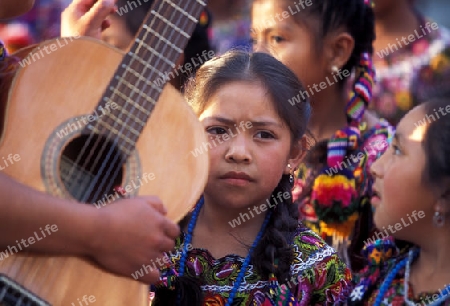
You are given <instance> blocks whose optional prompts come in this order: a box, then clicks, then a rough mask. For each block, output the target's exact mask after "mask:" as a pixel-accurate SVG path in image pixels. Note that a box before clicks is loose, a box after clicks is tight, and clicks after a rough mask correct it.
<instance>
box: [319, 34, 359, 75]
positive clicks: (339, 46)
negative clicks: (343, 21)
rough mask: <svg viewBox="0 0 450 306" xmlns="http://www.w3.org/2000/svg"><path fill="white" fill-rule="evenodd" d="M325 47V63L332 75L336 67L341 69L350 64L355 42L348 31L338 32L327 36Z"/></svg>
mask: <svg viewBox="0 0 450 306" xmlns="http://www.w3.org/2000/svg"><path fill="white" fill-rule="evenodd" d="M324 47H325V50H324V52H325V57H326V58H325V61H326V64H327V67H328V71H329V72H330V73H331V72H333V69H335V68H334V67H336V68H338V69H341V68H342V67H344V65H345V64H346V63H347V62H348V60H349V59H350V57H351V55H352V53H353V49H354V47H355V40H354V39H353V37H352V36H351V35H350V34H349V33H348V32H347V31H343V30H338V31H334V32H332V33H330V34H328V35H327V37H326V38H325V44H324Z"/></svg>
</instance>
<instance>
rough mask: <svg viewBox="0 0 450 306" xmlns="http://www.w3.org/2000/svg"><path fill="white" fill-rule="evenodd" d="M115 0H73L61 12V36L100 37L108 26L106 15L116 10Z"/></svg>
mask: <svg viewBox="0 0 450 306" xmlns="http://www.w3.org/2000/svg"><path fill="white" fill-rule="evenodd" d="M115 2H116V0H73V2H72V3H71V4H70V5H69V6H68V7H67V8H66V9H65V10H64V11H63V12H62V14H61V37H68V36H76V37H78V36H90V37H93V38H97V39H100V38H101V33H102V31H103V30H105V29H107V28H108V27H109V26H110V22H109V21H108V20H106V18H107V17H108V15H110V14H111V13H114V12H115V11H116V7H115Z"/></svg>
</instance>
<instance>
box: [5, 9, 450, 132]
mask: <svg viewBox="0 0 450 306" xmlns="http://www.w3.org/2000/svg"><path fill="white" fill-rule="evenodd" d="M129 2H133V0H118V2H117V7H118V8H119V9H120V7H126V6H127V5H128V6H129ZM250 2H251V1H250V0H210V1H209V2H208V6H207V10H206V11H205V12H204V13H203V14H202V16H201V17H200V19H199V24H198V25H197V28H196V30H195V32H194V34H193V36H192V38H191V40H190V41H189V43H188V46H187V47H186V49H185V53H184V62H189V60H190V59H191V58H193V57H195V56H196V54H198V53H201V52H202V51H203V50H213V51H214V53H215V54H216V55H219V54H222V53H224V52H225V51H227V50H229V49H232V48H245V49H250V48H251V42H250V35H249V34H250V18H251V16H250V13H251V12H250ZM375 2H376V8H375V12H376V22H377V24H376V35H377V40H376V42H375V44H374V55H373V59H374V63H375V67H376V68H377V86H376V87H375V89H374V91H375V96H374V100H373V102H372V105H371V106H370V108H371V110H372V111H374V112H375V113H377V114H378V115H379V116H381V117H383V118H385V119H386V120H388V121H389V122H390V123H391V124H393V125H396V124H397V123H398V120H399V119H400V118H401V117H402V116H403V115H404V114H405V113H406V112H407V111H408V110H410V109H411V108H412V107H414V106H415V105H417V104H419V103H420V102H421V101H424V100H425V99H427V98H429V97H430V96H433V95H437V94H440V93H441V92H443V91H446V90H450V81H447V80H450V68H449V67H450V47H449V46H450V32H449V31H448V30H447V28H450V19H448V18H447V17H448V16H447V14H448V12H450V1H448V0H432V1H426V0H399V1H398V3H408V6H405V5H404V6H401V5H398V4H392V3H394V2H395V1H393V2H391V1H390V0H386V1H385V0H378V1H375ZM389 2H390V3H391V4H388V3H389ZM69 3H70V0H36V5H35V6H34V8H33V9H32V11H30V12H29V13H27V14H26V15H24V16H22V17H20V18H17V19H13V20H9V21H4V22H3V23H0V37H2V39H3V40H4V43H5V45H6V48H7V50H8V51H9V52H10V53H12V52H14V51H15V50H17V49H20V48H23V47H25V46H28V45H30V44H34V43H39V42H41V41H43V40H46V39H50V38H54V37H57V36H59V34H60V16H61V12H62V11H63V10H64V8H65V7H67V6H68V5H69ZM142 3H143V5H140V6H139V7H138V8H136V9H133V10H131V11H130V12H128V13H126V14H122V15H121V16H120V15H119V14H113V15H112V16H111V27H110V28H109V29H108V30H107V31H105V33H104V35H103V40H104V41H106V42H108V43H110V44H112V45H114V46H116V47H118V48H120V49H123V50H126V49H127V48H128V47H129V45H130V42H131V40H132V38H133V37H134V34H135V33H136V32H137V30H138V29H139V27H140V25H141V23H142V21H143V19H144V17H145V15H146V13H147V11H148V9H149V7H150V5H149V3H151V1H150V2H146V3H144V2H143V1H142ZM394 6H395V7H394ZM394 9H397V10H398V9H402V10H403V12H402V14H403V15H404V16H405V18H404V20H402V22H401V23H399V22H398V19H395V20H392V18H391V19H389V17H390V15H392V14H391V12H390V11H392V10H394ZM395 16H398V12H397V13H396V15H395ZM427 22H430V23H433V22H436V23H437V25H438V28H437V29H436V30H432V31H430V32H429V34H428V33H427V34H428V35H416V37H417V39H416V40H415V41H414V43H410V44H408V45H407V46H406V45H403V46H402V45H401V44H400V43H399V42H398V39H399V38H401V37H402V35H404V34H405V33H406V34H408V33H410V34H414V33H415V32H414V31H415V30H416V29H419V27H418V26H419V25H420V29H424V28H425V26H426V24H427ZM400 33H401V35H400ZM423 33H424V32H423ZM419 34H420V31H419ZM406 36H407V35H406ZM420 36H423V37H420ZM395 44H397V46H400V48H395V46H394V45H395ZM389 48H390V49H389ZM383 51H384V52H383ZM394 51H395V52H394ZM180 64H181V63H180ZM183 81H184V79H182V78H181V79H179V80H174V81H173V83H174V84H173V85H174V86H176V87H178V88H180V87H182V83H183Z"/></svg>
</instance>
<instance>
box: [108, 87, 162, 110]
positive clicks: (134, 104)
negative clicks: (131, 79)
mask: <svg viewBox="0 0 450 306" xmlns="http://www.w3.org/2000/svg"><path fill="white" fill-rule="evenodd" d="M123 84H124V85H127V87H128V88H130V89H133V88H134V85H132V84H130V83H128V82H127V81H123ZM130 86H131V87H130ZM114 92H115V93H116V94H117V95H118V96H119V97H121V98H122V99H124V100H125V101H126V102H127V103H132V105H133V106H135V107H136V105H138V104H137V103H136V102H130V101H131V100H130V98H126V96H125V95H124V94H123V93H121V92H120V91H117V89H114ZM119 93H120V94H119ZM137 94H138V95H139V97H141V98H144V99H145V100H146V101H147V102H150V103H152V104H153V105H155V104H156V101H155V100H154V99H153V98H151V97H149V96H147V95H146V94H145V93H143V92H141V91H138V92H137Z"/></svg>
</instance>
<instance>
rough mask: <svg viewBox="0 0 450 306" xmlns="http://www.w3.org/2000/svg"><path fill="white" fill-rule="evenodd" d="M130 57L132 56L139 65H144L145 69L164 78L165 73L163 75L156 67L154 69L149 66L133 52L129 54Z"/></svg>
mask: <svg viewBox="0 0 450 306" xmlns="http://www.w3.org/2000/svg"><path fill="white" fill-rule="evenodd" d="M128 55H129V56H131V57H132V58H133V60H136V61H138V62H139V63H141V64H142V65H144V66H145V68H147V69H150V70H152V71H153V72H155V73H158V74H159V76H160V77H164V73H162V72H161V71H159V70H156V69H155V67H153V66H152V65H149V64H148V63H147V62H145V61H144V60H142V59H141V58H140V57H139V56H136V54H134V53H133V52H131V51H130V52H128Z"/></svg>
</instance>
